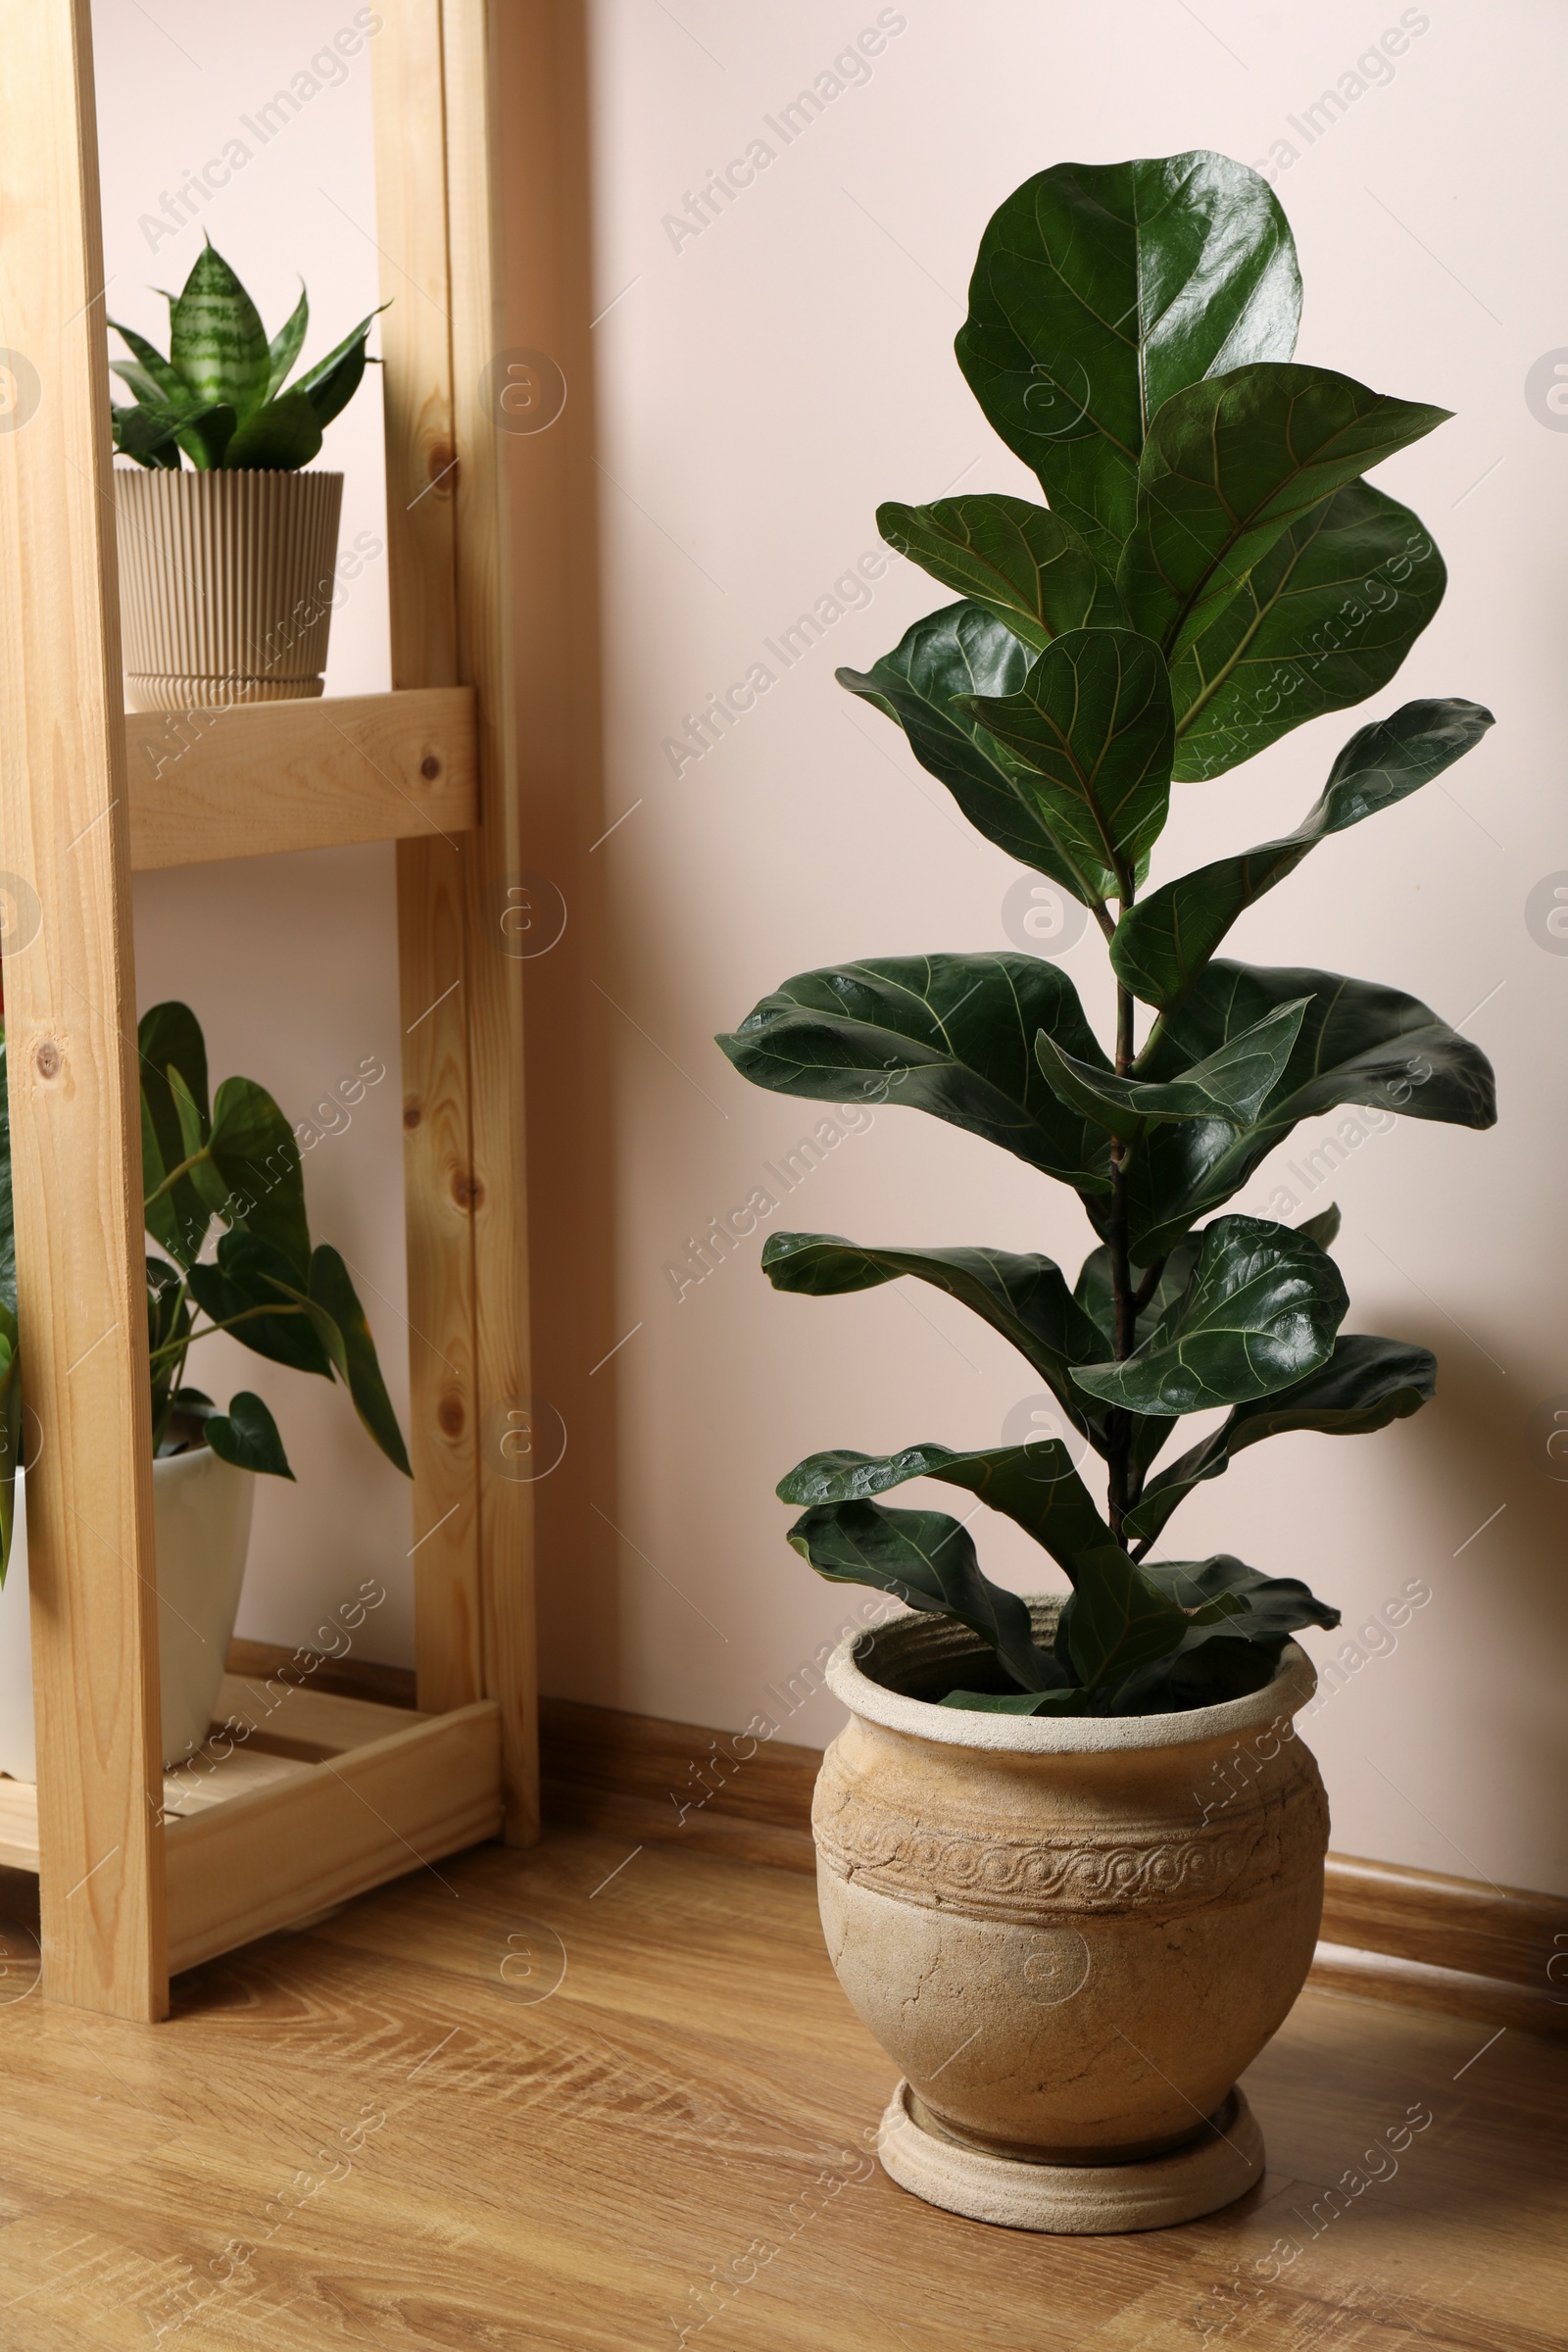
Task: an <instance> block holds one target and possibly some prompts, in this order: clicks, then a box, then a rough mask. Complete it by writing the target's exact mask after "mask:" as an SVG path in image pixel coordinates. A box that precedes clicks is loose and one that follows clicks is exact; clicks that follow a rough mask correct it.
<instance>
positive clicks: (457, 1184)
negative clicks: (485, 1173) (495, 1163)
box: [452, 1168, 484, 1208]
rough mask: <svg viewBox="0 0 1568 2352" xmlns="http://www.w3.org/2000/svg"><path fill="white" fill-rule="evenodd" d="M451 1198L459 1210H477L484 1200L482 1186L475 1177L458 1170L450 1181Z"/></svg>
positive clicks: (461, 1169) (463, 1170)
mask: <svg viewBox="0 0 1568 2352" xmlns="http://www.w3.org/2000/svg"><path fill="white" fill-rule="evenodd" d="M452 1198H453V1200H454V1201H456V1202H457V1204H458V1206H459V1207H460V1208H477V1207H478V1205H479V1203H480V1201H482V1200H483V1199H484V1186H483V1185H482V1184H481V1183H480V1182H479V1179H478V1177H477V1176H472V1175H470V1174H469V1173H468V1171H467V1170H466V1168H460V1169H459V1170H458V1172H457V1174H456V1175H455V1176H454V1177H453V1179H452Z"/></svg>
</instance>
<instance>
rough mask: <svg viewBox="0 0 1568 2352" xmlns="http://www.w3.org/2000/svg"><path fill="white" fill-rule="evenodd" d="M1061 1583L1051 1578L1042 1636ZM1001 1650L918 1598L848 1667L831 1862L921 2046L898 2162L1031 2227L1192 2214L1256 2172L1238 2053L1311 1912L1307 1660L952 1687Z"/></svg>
mask: <svg viewBox="0 0 1568 2352" xmlns="http://www.w3.org/2000/svg"><path fill="white" fill-rule="evenodd" d="M1058 1605H1059V1604H1058V1603H1057V1602H1056V1601H1054V1600H1036V1601H1032V1602H1031V1604H1030V1606H1031V1609H1032V1611H1033V1614H1034V1619H1035V1625H1036V1631H1037V1638H1038V1639H1040V1640H1041V1641H1042V1642H1045V1641H1047V1640H1049V1637H1050V1634H1051V1632H1052V1631H1053V1630H1054V1623H1055V1616H1056V1610H1057V1607H1058ZM857 1639H858V1643H859V1654H858V1656H857V1654H856V1642H857ZM987 1654H988V1653H985V1652H984V1651H983V1649H982V1645H981V1643H980V1642H979V1641H978V1640H977V1638H976V1637H975V1636H974V1635H973V1634H971V1633H970V1632H969V1631H968V1630H967V1629H966V1628H965V1627H963V1626H961V1625H959V1624H958V1623H957V1622H956V1620H954V1619H952V1618H941V1617H933V1616H911V1617H905V1618H899V1619H896V1620H895V1621H894V1622H893V1623H891V1624H889V1625H886V1626H882V1627H879V1628H878V1629H877V1631H876V1632H875V1634H874V1635H871V1636H867V1635H864V1634H862V1635H860V1636H858V1638H852V1639H851V1640H850V1641H847V1642H844V1643H843V1644H841V1646H840V1647H839V1649H838V1650H837V1651H836V1652H835V1654H834V1656H833V1659H832V1661H831V1663H830V1664H829V1666H828V1669H827V1681H828V1685H829V1687H830V1689H831V1690H832V1691H833V1693H834V1695H835V1697H837V1698H839V1699H841V1700H842V1701H843V1703H844V1704H845V1705H846V1706H847V1707H848V1708H849V1709H850V1710H851V1714H850V1721H849V1724H848V1725H847V1726H846V1728H845V1730H844V1731H842V1732H841V1733H840V1735H839V1737H838V1738H837V1739H836V1740H834V1742H833V1744H832V1746H831V1747H830V1748H829V1749H828V1751H827V1754H826V1755H825V1757H824V1758H823V1761H822V1770H821V1774H820V1776H819V1778H818V1781H817V1785H816V1794H815V1798H814V1801H813V1804H812V1809H811V1822H812V1828H813V1830H814V1832H815V1837H816V1848H817V1888H818V1895H819V1900H820V1905H821V1913H822V1926H823V1930H824V1933H825V1935H826V1937H827V1947H828V1954H829V1957H830V1958H831V1960H832V1962H833V1966H834V1968H835V1969H836V1970H837V1972H838V1977H839V1982H840V1984H841V1985H843V1987H844V1989H845V1991H846V1992H847V1993H848V1994H849V1997H850V1999H851V2001H852V2002H853V2003H854V2005H855V2007H856V2009H857V2010H858V2013H859V2015H860V2017H861V2019H862V2020H863V2022H864V2023H865V2024H866V2025H867V2026H868V2027H869V2028H870V2030H871V2032H872V2033H873V2034H875V2035H876V2037H877V2039H878V2041H880V2042H881V2044H882V2046H883V2048H884V2049H885V2050H886V2051H888V2053H889V2054H890V2056H891V2057H892V2058H894V2059H895V2061H896V2062H897V2064H898V2065H899V2067H900V2068H901V2070H902V2072H903V2077H904V2080H903V2081H902V2082H900V2083H899V2085H898V2088H897V2089H896V2091H895V2092H894V2095H893V2099H892V2102H891V2104H890V2105H889V2107H888V2110H887V2113H886V2115H885V2116H884V2118H883V2129H882V2132H881V2135H880V2150H881V2158H882V2163H883V2166H884V2168H885V2169H886V2170H887V2171H888V2172H889V2173H890V2174H891V2175H892V2177H893V2179H894V2180H897V2181H899V2182H900V2183H901V2184H902V2185H903V2186H904V2187H906V2188H908V2189H912V2190H913V2191H914V2192H915V2194H916V2195H918V2196H922V2197H924V2198H926V2199H927V2200H928V2202H930V2203H931V2204H934V2205H942V2206H946V2207H947V2208H948V2209H949V2210H950V2211H952V2212H955V2213H962V2214H967V2215H969V2216H970V2217H971V2218H972V2219H974V2220H976V2221H988V2222H1000V2223H1003V2224H1005V2225H1006V2226H1008V2227H1010V2228H1012V2229H1044V2230H1054V2231H1063V2232H1068V2231H1070V2232H1091V2233H1093V2232H1101V2231H1118V2230H1127V2229H1158V2228H1162V2227H1164V2226H1166V2225H1168V2224H1170V2223H1174V2222H1183V2221H1190V2220H1192V2219H1194V2218H1195V2217H1196V2216H1197V2215H1199V2214H1201V2213H1209V2212H1212V2211H1213V2210H1214V2209H1215V2208H1216V2207H1218V2206H1221V2205H1225V2204H1229V2203H1230V2202H1231V2200H1232V2199H1233V2198H1236V2197H1239V2196H1242V2195H1243V2194H1245V2192H1246V2191H1247V2190H1248V2189H1249V2188H1250V2187H1251V2186H1253V2185H1254V2183H1255V2182H1257V2181H1259V2180H1261V2179H1262V2177H1263V2143H1262V2139H1261V2136H1260V2134H1259V2132H1258V2129H1257V2126H1256V2124H1255V2122H1254V2121H1253V2120H1252V2117H1251V2114H1250V2111H1249V2108H1248V2105H1247V2100H1246V2097H1245V2095H1244V2093H1243V2092H1242V2091H1241V2089H1240V2088H1239V2087H1238V2083H1237V2078H1238V2077H1239V2076H1240V2075H1241V2073H1242V2072H1243V2070H1244V2068H1246V2067H1248V2066H1250V2064H1251V2061H1252V2060H1253V2059H1254V2058H1255V2057H1256V2056H1257V2054H1258V2052H1259V2050H1260V2049H1261V2048H1262V2047H1263V2044H1264V2043H1265V2042H1266V2041H1267V2040H1268V2038H1269V2036H1270V2034H1273V2033H1274V2032H1275V2031H1276V2030H1277V2029H1278V2027H1279V2026H1280V2025H1281V2024H1282V2023H1283V2022H1284V2019H1285V2017H1286V2016H1287V2014H1288V2012H1289V2010H1290V2008H1291V2005H1292V2003H1293V2002H1294V2001H1295V1999H1296V1996H1297V1994H1298V1993H1299V1991H1300V1988H1301V1985H1302V1984H1303V1982H1304V1980H1305V1977H1306V1972H1307V1968H1308V1966H1309V1965H1310V1962H1311V1958H1312V1949H1313V1945H1314V1943H1315V1941H1316V1937H1317V1929H1318V1921H1319V1916H1320V1913H1321V1910H1322V1902H1323V1856H1324V1852H1325V1849H1326V1847H1327V1844H1328V1806H1327V1802H1326V1799H1325V1797H1324V1794H1323V1786H1322V1783H1321V1781H1320V1780H1319V1778H1318V1773H1317V1767H1316V1765H1315V1764H1314V1762H1313V1760H1312V1757H1311V1755H1310V1753H1309V1752H1308V1750H1307V1749H1306V1747H1305V1746H1304V1745H1303V1743H1302V1742H1301V1741H1300V1740H1299V1739H1298V1738H1297V1737H1296V1735H1295V1731H1294V1728H1293V1723H1292V1718H1293V1717H1294V1715H1295V1714H1296V1711H1297V1709H1298V1708H1299V1707H1300V1706H1301V1705H1302V1704H1303V1703H1304V1702H1305V1700H1306V1699H1307V1698H1308V1697H1310V1695H1311V1693H1312V1691H1313V1689H1314V1688H1315V1684H1316V1677H1315V1675H1314V1674H1313V1671H1312V1667H1311V1665H1310V1663H1309V1661H1308V1659H1307V1657H1306V1655H1305V1653H1304V1652H1303V1651H1302V1650H1301V1649H1300V1648H1299V1647H1298V1645H1297V1644H1296V1643H1295V1642H1290V1643H1288V1644H1287V1646H1286V1650H1285V1654H1284V1657H1283V1658H1282V1660H1281V1662H1280V1666H1279V1670H1278V1672H1277V1673H1276V1675H1275V1677H1274V1680H1273V1682H1272V1683H1271V1684H1270V1685H1269V1686H1268V1688H1267V1689H1266V1690H1263V1691H1255V1692H1253V1693H1252V1694H1251V1695H1250V1696H1248V1697H1245V1698H1238V1699H1231V1700H1228V1701H1226V1702H1225V1703H1224V1704H1223V1705H1219V1706H1212V1707H1199V1708H1195V1709H1193V1710H1192V1712H1191V1713H1188V1714H1180V1715H1143V1716H1138V1715H1131V1716H1108V1717H1106V1716H1098V1717H1093V1716H1091V1717H1085V1716H1078V1717H1071V1716H1055V1717H1053V1716H1036V1717H1027V1716H1018V1715H992V1714H983V1713H978V1712H975V1711H972V1710H971V1711H967V1712H966V1711H964V1710H962V1709H960V1708H955V1707H944V1706H941V1705H938V1704H936V1703H935V1699H936V1697H937V1696H939V1695H940V1693H941V1692H943V1691H948V1690H951V1689H953V1688H954V1687H955V1686H956V1685H957V1686H959V1687H961V1686H962V1685H963V1684H964V1683H965V1681H966V1680H967V1681H968V1682H970V1684H971V1685H972V1684H973V1682H974V1679H975V1672H976V1665H977V1662H978V1660H979V1659H981V1658H982V1657H984V1656H986V1655H987ZM981 1671H983V1669H982V1670H981Z"/></svg>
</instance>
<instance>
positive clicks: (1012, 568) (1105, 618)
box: [876, 493, 1127, 653]
mask: <svg viewBox="0 0 1568 2352" xmlns="http://www.w3.org/2000/svg"><path fill="white" fill-rule="evenodd" d="M876 527H877V529H878V530H879V531H880V532H881V534H882V536H883V538H884V539H885V540H886V541H887V543H888V545H889V547H896V548H897V549H898V551H899V553H900V555H901V556H907V557H908V558H909V559H910V561H911V562H912V563H915V564H919V565H920V567H921V569H922V570H923V571H928V572H929V573H930V574H931V576H932V578H933V579H935V580H940V581H941V582H942V585H943V587H944V588H956V590H957V591H958V594H959V595H960V596H965V597H968V598H969V599H970V600H971V601H972V602H973V603H975V604H977V605H981V606H983V607H984V608H985V610H986V611H987V612H988V613H993V614H994V615H995V617H996V618H997V619H998V620H1000V621H1001V623H1002V625H1003V627H1004V628H1007V629H1010V630H1011V631H1012V633H1013V635H1014V636H1015V637H1021V638H1022V639H1023V641H1024V643H1025V644H1026V645H1029V646H1032V647H1033V648H1034V649H1035V651H1036V652H1037V653H1041V652H1044V650H1045V648H1046V647H1047V646H1048V645H1049V644H1050V643H1051V641H1052V639H1053V638H1054V637H1060V636H1061V635H1063V633H1064V632H1065V631H1066V630H1068V629H1114V628H1125V627H1126V625H1127V615H1126V614H1125V613H1124V612H1123V611H1122V607H1121V598H1120V597H1119V596H1118V595H1117V593H1116V588H1115V583H1114V582H1113V581H1112V580H1111V579H1110V578H1109V576H1108V575H1107V574H1106V573H1105V572H1103V570H1102V569H1101V567H1100V565H1099V564H1097V563H1096V562H1095V559H1094V557H1093V556H1092V555H1091V554H1090V552H1089V549H1088V547H1087V546H1086V545H1085V543H1084V541H1083V540H1082V539H1081V538H1080V537H1079V535H1078V533H1077V532H1076V531H1075V530H1074V529H1073V527H1072V525H1071V523H1070V522H1064V521H1063V520H1062V517H1061V516H1060V515H1053V514H1052V513H1051V512H1050V511H1049V509H1047V508H1045V507H1036V506H1031V505H1030V504H1029V502H1028V500H1027V499H1022V498H1001V497H995V496H991V495H988V494H986V493H980V494H977V495H975V496H972V497H968V498H943V499H939V500H938V501H937V503H936V505H935V506H933V507H901V506H894V505H888V506H882V507H878V509H877V511H876Z"/></svg>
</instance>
